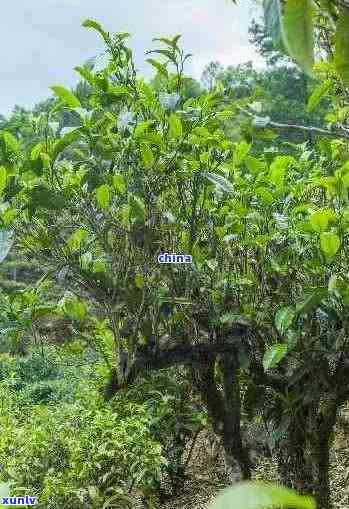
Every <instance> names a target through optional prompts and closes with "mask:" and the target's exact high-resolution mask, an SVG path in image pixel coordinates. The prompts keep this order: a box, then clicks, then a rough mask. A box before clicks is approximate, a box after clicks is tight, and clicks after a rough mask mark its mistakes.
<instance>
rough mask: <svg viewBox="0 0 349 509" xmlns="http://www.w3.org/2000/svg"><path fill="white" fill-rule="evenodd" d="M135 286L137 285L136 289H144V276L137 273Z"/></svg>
mask: <svg viewBox="0 0 349 509" xmlns="http://www.w3.org/2000/svg"><path fill="white" fill-rule="evenodd" d="M135 285H136V287H137V288H139V289H141V288H142V286H143V285H144V279H143V276H142V274H139V273H137V274H136V275H135Z"/></svg>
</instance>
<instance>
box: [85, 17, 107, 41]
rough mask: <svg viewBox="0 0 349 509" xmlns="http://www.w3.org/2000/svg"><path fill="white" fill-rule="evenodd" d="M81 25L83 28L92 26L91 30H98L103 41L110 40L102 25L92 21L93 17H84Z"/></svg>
mask: <svg viewBox="0 0 349 509" xmlns="http://www.w3.org/2000/svg"><path fill="white" fill-rule="evenodd" d="M82 26H83V27H85V28H93V30H96V32H98V33H99V34H100V35H101V36H102V37H103V39H104V40H105V42H110V37H109V34H108V32H105V31H104V30H103V28H102V26H101V25H100V24H99V23H97V21H94V20H93V19H85V21H84V22H83V23H82Z"/></svg>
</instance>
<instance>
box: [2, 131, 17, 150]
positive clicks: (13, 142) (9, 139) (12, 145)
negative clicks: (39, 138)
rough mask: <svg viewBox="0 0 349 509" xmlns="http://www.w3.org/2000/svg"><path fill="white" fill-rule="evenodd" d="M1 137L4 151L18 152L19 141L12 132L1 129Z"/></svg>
mask: <svg viewBox="0 0 349 509" xmlns="http://www.w3.org/2000/svg"><path fill="white" fill-rule="evenodd" d="M1 134H2V139H3V140H4V143H5V148H6V152H15V153H16V152H18V151H19V143H18V141H17V139H16V138H15V137H14V136H13V134H12V133H10V132H8V131H1Z"/></svg>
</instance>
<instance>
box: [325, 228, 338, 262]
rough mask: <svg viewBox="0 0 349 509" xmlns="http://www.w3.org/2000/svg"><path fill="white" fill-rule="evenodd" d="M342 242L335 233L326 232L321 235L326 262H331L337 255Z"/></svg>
mask: <svg viewBox="0 0 349 509" xmlns="http://www.w3.org/2000/svg"><path fill="white" fill-rule="evenodd" d="M340 245H341V241H340V239H339V237H338V235H336V234H335V233H330V232H324V233H321V235H320V247H321V251H322V252H323V253H324V255H325V258H326V261H327V262H330V261H331V260H332V259H333V258H334V256H335V255H336V254H337V252H338V250H339V248H340Z"/></svg>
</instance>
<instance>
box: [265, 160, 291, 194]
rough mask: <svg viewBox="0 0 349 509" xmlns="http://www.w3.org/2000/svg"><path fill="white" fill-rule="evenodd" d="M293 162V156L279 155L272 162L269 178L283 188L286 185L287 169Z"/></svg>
mask: <svg viewBox="0 0 349 509" xmlns="http://www.w3.org/2000/svg"><path fill="white" fill-rule="evenodd" d="M292 162H293V158H292V157H289V156H277V157H276V158H275V159H274V161H273V162H272V163H271V165H270V171H269V179H270V181H271V182H272V183H273V184H274V185H275V186H276V187H277V188H278V189H281V188H282V187H283V186H284V180H285V175H286V170H287V168H288V166H289V165H290V164H291V163H292Z"/></svg>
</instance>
